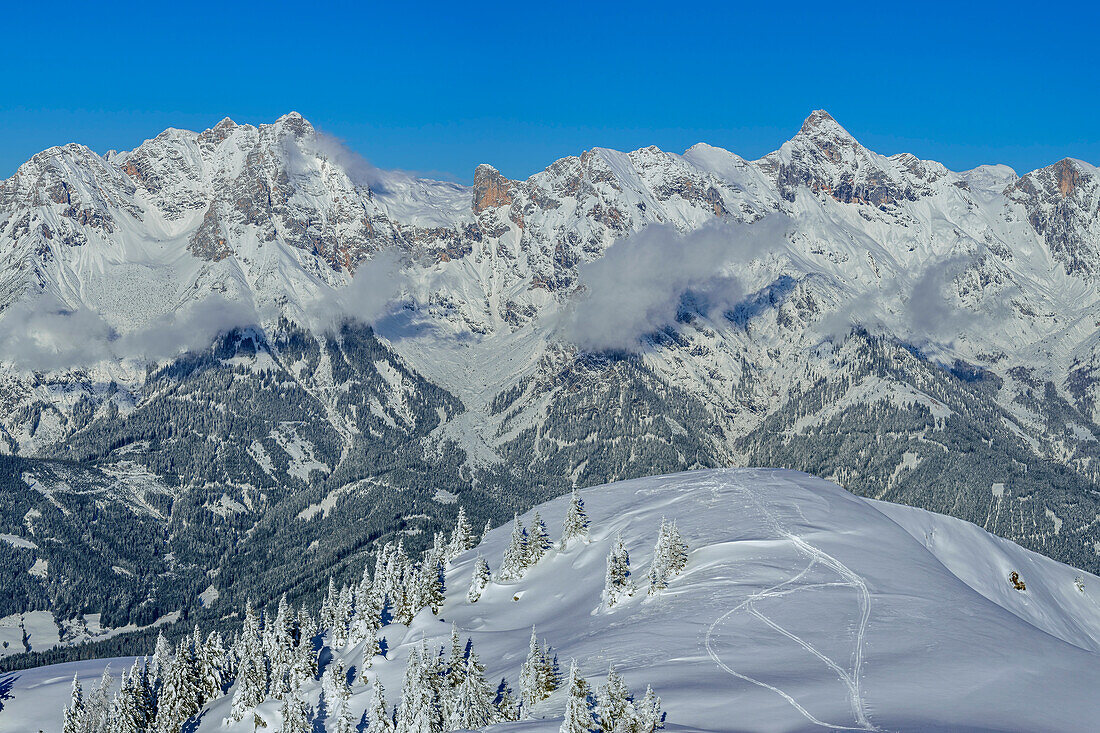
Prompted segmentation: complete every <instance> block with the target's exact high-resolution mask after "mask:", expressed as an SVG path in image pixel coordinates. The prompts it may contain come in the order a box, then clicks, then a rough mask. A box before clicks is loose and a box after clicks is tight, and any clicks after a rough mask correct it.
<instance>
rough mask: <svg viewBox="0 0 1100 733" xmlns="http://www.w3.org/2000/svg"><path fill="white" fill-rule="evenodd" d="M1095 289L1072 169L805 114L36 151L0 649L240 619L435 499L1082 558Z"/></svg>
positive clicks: (1098, 501)
mask: <svg viewBox="0 0 1100 733" xmlns="http://www.w3.org/2000/svg"><path fill="white" fill-rule="evenodd" d="M1098 282H1100V172H1098V170H1097V169H1096V168H1095V167H1093V166H1091V165H1089V164H1088V163H1085V162H1083V161H1077V160H1071V159H1067V160H1063V161H1060V162H1058V163H1055V164H1053V165H1051V166H1048V167H1046V168H1042V169H1040V170H1036V171H1033V172H1030V173H1027V174H1026V175H1024V176H1022V177H1020V176H1017V175H1016V174H1015V173H1014V172H1013V171H1011V170H1010V169H1008V168H1006V167H1005V166H982V167H980V168H977V169H974V170H971V171H965V172H953V171H950V170H947V169H946V168H945V167H944V166H942V165H940V164H938V163H936V162H933V161H923V160H919V159H917V158H915V157H914V156H912V155H907V154H900V155H893V156H889V157H886V156H882V155H878V154H876V153H874V152H872V151H869V150H867V149H866V148H864V147H863V146H862V145H860V144H859V143H858V141H856V140H855V139H854V138H853V137H852V136H851V135H850V134H848V133H847V131H845V130H844V129H843V128H842V127H841V126H840V125H839V124H838V123H837V122H836V121H835V120H833V118H832V117H830V116H829V115H828V114H827V113H825V112H822V111H818V112H814V113H813V114H812V115H811V116H810V117H809V118H808V119H807V120H806V121H805V123H804V124H803V125H802V127H801V129H800V130H799V131H798V132H797V134H796V135H795V136H794V137H793V138H792V139H791V140H790V141H788V142H787V143H785V144H784V145H783V146H782V147H781V148H780V149H779V150H777V151H776V152H774V153H771V154H769V155H767V156H765V157H763V158H761V159H760V160H755V161H750V160H745V159H743V158H741V157H739V156H737V155H736V154H734V153H731V152H729V151H726V150H722V149H720V148H714V147H711V146H708V145H705V144H699V145H696V146H693V147H692V148H690V149H689V150H687V151H685V152H684V153H683V154H674V153H667V152H663V151H661V150H658V149H656V148H652V147H651V148H644V149H641V150H637V151H633V152H630V153H622V152H618V151H612V150H606V149H593V150H590V151H587V152H585V153H583V154H582V155H580V156H576V157H569V158H564V159H562V160H559V161H556V162H554V163H553V164H552V165H550V166H549V167H548V168H547V169H546V170H544V171H542V172H540V173H537V174H535V175H533V176H531V177H530V178H528V179H527V180H523V181H515V180H509V179H507V178H505V177H504V176H502V175H501V174H500V173H499V172H497V171H496V170H495V169H493V168H492V167H490V166H480V167H478V169H477V170H476V172H475V175H474V182H473V185H472V186H463V185H459V184H454V183H444V182H438V181H430V180H425V179H420V178H416V177H413V176H409V175H405V174H402V173H399V172H389V171H380V170H377V169H375V168H373V167H372V166H370V165H369V164H368V163H366V162H365V161H363V160H361V159H359V158H357V157H356V156H355V155H354V154H352V153H350V152H349V151H347V150H346V149H345V148H344V147H343V146H341V145H340V144H339V143H338V141H334V140H333V139H331V138H329V137H327V136H325V135H322V134H319V133H318V132H317V131H316V130H315V129H314V128H313V127H312V126H311V125H310V124H309V123H308V122H307V121H306V120H304V119H303V118H302V117H301V116H299V115H297V114H293V113H292V114H289V115H286V116H284V117H282V118H280V119H279V120H278V121H276V122H275V123H274V124H270V125H260V126H258V127H257V126H252V125H237V124H235V123H233V122H232V121H230V120H223V121H222V122H221V123H219V124H218V125H216V126H215V127H213V128H212V129H210V130H206V131H203V132H201V133H194V132H188V131H182V130H167V131H165V132H164V133H162V134H161V135H159V136H158V137H157V138H155V139H153V140H149V141H146V142H145V143H143V144H142V145H141V146H139V147H138V148H136V149H135V150H133V151H129V152H121V153H119V152H113V151H112V152H109V153H107V154H105V155H99V154H97V153H95V152H93V151H91V150H89V149H87V148H86V147H83V146H80V145H76V144H70V145H66V146H63V147H59V148H52V149H50V150H47V151H44V152H42V153H40V154H38V155H36V156H35V157H34V158H32V159H31V160H30V161H28V162H27V163H26V164H24V165H23V166H21V167H20V168H19V170H18V172H17V173H16V175H15V176H13V177H12V178H10V179H8V180H6V181H3V182H0V336H2V337H3V338H2V339H0V362H2V363H3V364H4V368H3V371H2V373H0V406H2V409H0V448H2V450H3V451H4V453H6V454H7V457H5V458H4V461H5V462H4V463H3V465H2V466H0V469H3V470H2V471H0V473H3V476H4V480H5V481H6V482H7V484H6V485H8V486H10V487H11V488H10V490H9V491H8V492H7V494H8V496H10V497H12V498H11V499H10V500H9V505H10V506H6V507H5V508H4V510H3V514H0V523H2V524H0V532H3V533H4V534H5V535H10V536H12V537H13V538H16V539H18V540H21V541H22V542H23V544H19V543H14V542H0V552H3V553H4V554H5V555H4V556H5V558H8V559H9V561H10V562H11V563H13V565H14V566H16V567H22V566H23V565H25V566H26V569H27V570H28V571H29V570H30V569H32V568H35V567H37V568H38V571H37V572H36V574H31V573H30V572H27V573H22V574H16V580H14V581H12V583H11V591H12V592H11V593H10V594H9V595H10V597H11V599H12V600H10V601H9V602H8V603H7V605H5V606H3V607H0V617H3V621H0V623H3V622H6V623H7V625H9V626H11V628H13V629H17V628H22V625H23V624H24V617H23V614H24V612H26V611H29V610H35V609H42V610H50V611H52V612H53V613H55V614H56V615H57V616H58V618H59V619H69V618H72V617H80V616H81V615H86V614H91V613H100V614H101V618H100V620H101V621H102V622H103V624H104V625H105V626H107V627H120V626H124V625H125V624H127V623H133V624H136V625H138V626H145V625H147V624H151V623H153V622H154V621H156V620H157V619H160V618H163V617H164V616H165V615H167V614H170V613H173V612H177V611H181V610H183V609H186V608H188V607H194V608H199V607H200V606H203V607H208V606H210V604H209V603H207V602H206V601H202V600H200V596H201V595H202V594H204V593H205V594H206V595H205V596H203V597H204V598H217V597H218V596H219V595H221V596H222V597H223V598H227V597H228V598H238V599H239V598H242V597H244V595H247V594H249V593H254V592H255V589H256V588H257V587H259V586H261V585H262V587H264V588H269V587H270V593H271V594H272V595H271V597H272V598H274V597H275V596H274V594H275V593H276V592H277V591H278V589H288V588H294V587H297V586H300V585H303V584H309V583H310V582H313V581H311V580H308V579H307V578H313V577H315V576H316V573H313V574H311V573H305V572H302V571H301V568H298V567H297V565H298V563H299V561H300V558H299V557H297V555H296V550H295V551H292V550H291V548H299V547H300V546H303V545H305V546H308V545H310V543H314V542H316V543H318V545H317V546H318V547H319V550H318V555H317V557H316V558H313V559H311V562H315V563H316V566H317V567H323V568H329V567H336V568H341V567H344V566H346V565H349V564H353V563H354V558H355V557H357V553H362V552H366V551H368V550H369V548H370V546H371V543H373V542H374V541H375V540H377V539H378V538H379V537H382V536H386V535H388V534H389V533H392V532H395V531H405V532H414V531H417V530H424V529H430V527H431V526H434V525H433V523H434V522H436V521H437V519H439V518H449V516H450V513H451V512H453V504H452V503H450V502H451V501H453V498H454V496H455V495H456V494H457V495H460V496H461V497H462V500H463V502H464V503H466V504H467V506H468V507H470V508H471V511H472V512H474V513H475V515H477V514H479V513H480V516H479V518H480V519H481V520H482V521H484V519H486V518H490V517H491V518H493V519H494V520H495V521H503V520H504V519H506V518H507V517H510V515H511V511H512V510H513V509H525V508H527V507H529V506H530V505H531V504H532V503H534V502H536V501H539V500H542V499H545V498H548V497H550V496H552V495H555V494H558V493H561V492H562V491H565V490H566V489H568V488H569V487H570V486H573V485H577V486H588V485H594V484H598V483H602V482H605V481H611V480H617V479H622V478H630V477H635V476H641V475H649V474H653V473H656V472H662V471H674V470H680V469H686V468H693V467H700V466H720V465H776V466H784V467H791V468H798V469H802V470H806V471H809V472H811V473H815V474H819V475H822V476H825V477H829V478H832V479H834V480H836V481H838V482H839V483H841V484H842V485H843V486H845V487H846V488H848V489H849V490H851V491H853V492H856V493H859V494H862V495H866V496H873V497H877V498H884V499H888V500H891V501H897V502H902V503H908V504H912V505H915V506H920V507H924V508H928V509H933V510H937V511H941V512H944V513H947V514H951V515H954V516H957V517H961V518H964V519H968V520H971V521H974V522H976V523H978V524H980V525H981V526H983V527H985V528H987V529H989V530H990V531H993V532H996V533H998V534H1000V535H1002V536H1005V537H1009V538H1011V539H1013V540H1015V541H1017V542H1020V543H1021V544H1023V545H1025V546H1026V547H1029V548H1031V549H1034V550H1037V551H1040V552H1044V553H1046V554H1049V555H1051V556H1053V557H1055V558H1058V559H1061V560H1064V561H1066V562H1070V563H1073V564H1075V565H1077V566H1078V567H1082V568H1085V569H1089V570H1097V569H1100V554H1098V553H1100V550H1098V549H1097V548H1100V528H1098V526H1097V518H1098V517H1100V486H1098V485H1097V482H1098V479H1100V464H1098V463H1097V458H1098V456H1100V442H1098V440H1097V438H1098V436H1100V426H1098V421H1100V402H1098V398H1100V316H1098V315H1097V314H1098V313H1100V307H1098V302H1100V289H1098V287H1097V283H1098ZM348 319H350V321H349V320H348ZM365 323H371V324H373V327H371V328H367V327H366V326H365V325H363V324H365ZM212 344H213V345H212ZM93 516H94V517H97V518H98V519H97V520H96V521H99V522H100V523H101V527H102V534H103V536H104V537H105V538H109V539H101V538H99V537H90V536H89V535H88V533H87V532H86V531H85V529H86V526H87V522H88V521H91V520H90V517H93ZM211 525H213V526H215V527H217V528H218V530H217V531H207V530H206V529H202V528H205V527H209V526H211ZM337 529H338V530H339V531H336V530H337ZM135 532H137V533H139V534H141V535H143V536H147V537H150V538H152V539H150V541H149V542H148V543H145V544H140V546H134V545H132V544H130V543H127V542H122V541H119V540H118V538H120V537H126V536H130V535H131V534H133V533H135ZM333 534H337V535H339V536H340V537H341V542H340V543H337V546H333V547H328V546H326V545H325V544H324V543H322V539H323V538H326V537H331V536H333ZM427 534H430V532H428V533H427ZM51 538H52V539H53V540H58V541H57V542H51V541H48V540H50V539H51ZM26 542H31V543H32V544H33V545H34V549H31V548H28V547H26V545H25V543H26ZM9 556H10V558H9ZM40 561H41V562H43V563H45V569H43V567H44V566H43V565H42V564H41V563H40ZM74 576H79V577H81V578H84V579H85V580H83V581H80V582H77V581H73V582H64V579H65V578H67V577H69V578H71V577H74ZM169 577H171V578H172V579H173V582H171V583H166V582H164V581H165V579H166V578H169ZM261 578H262V583H261V580H260V579H261ZM105 589H109V591H108V590H105ZM214 605H215V606H216V602H215V603H214ZM85 626H86V625H85ZM82 628H83V627H82ZM63 632H64V630H63V629H61V630H59V633H60V634H61V636H62V637H63V636H64V633H63ZM13 633H14V632H13ZM81 633H83V632H81Z"/></svg>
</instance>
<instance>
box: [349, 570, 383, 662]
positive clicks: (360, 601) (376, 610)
mask: <svg viewBox="0 0 1100 733" xmlns="http://www.w3.org/2000/svg"><path fill="white" fill-rule="evenodd" d="M381 627H382V607H381V603H380V598H379V596H378V595H377V594H376V593H375V591H374V584H373V582H371V577H370V572H369V571H368V570H367V568H363V577H362V578H361V579H360V580H359V586H358V587H357V588H356V589H355V615H354V616H353V618H352V621H351V631H350V632H349V634H348V644H349V645H355V644H359V643H361V642H363V641H365V640H366V639H368V638H373V639H374V640H375V643H377V641H378V633H377V632H378V629H380V628H381ZM375 654H377V652H375ZM372 656H373V654H372Z"/></svg>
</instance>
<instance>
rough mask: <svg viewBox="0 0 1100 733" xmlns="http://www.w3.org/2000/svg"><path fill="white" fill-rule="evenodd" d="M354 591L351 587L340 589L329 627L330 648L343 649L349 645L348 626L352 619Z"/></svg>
mask: <svg viewBox="0 0 1100 733" xmlns="http://www.w3.org/2000/svg"><path fill="white" fill-rule="evenodd" d="M352 612H353V610H352V590H351V587H350V586H347V585H344V586H341V587H340V593H339V595H338V596H337V597H336V605H335V606H334V607H333V610H332V626H330V627H329V646H331V647H332V648H333V649H343V648H344V647H345V646H347V644H348V626H349V625H350V623H351V618H352Z"/></svg>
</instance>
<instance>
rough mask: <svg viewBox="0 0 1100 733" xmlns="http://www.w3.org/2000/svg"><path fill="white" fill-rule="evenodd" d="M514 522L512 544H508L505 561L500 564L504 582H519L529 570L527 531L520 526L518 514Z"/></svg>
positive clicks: (501, 576) (501, 577)
mask: <svg viewBox="0 0 1100 733" xmlns="http://www.w3.org/2000/svg"><path fill="white" fill-rule="evenodd" d="M514 522H515V524H514V526H513V527H512V539H511V542H509V543H508V548H507V549H506V550H505V551H504V559H503V560H501V563H500V579H501V580H502V581H510V580H519V579H520V578H522V577H523V573H524V571H525V570H526V569H527V530H526V529H524V527H523V525H522V524H520V521H519V515H518V514H517V515H515V520H514Z"/></svg>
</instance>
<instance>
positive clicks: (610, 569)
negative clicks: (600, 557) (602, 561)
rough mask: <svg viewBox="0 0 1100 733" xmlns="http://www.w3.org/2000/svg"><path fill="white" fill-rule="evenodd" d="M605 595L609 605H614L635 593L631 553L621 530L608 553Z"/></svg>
mask: <svg viewBox="0 0 1100 733" xmlns="http://www.w3.org/2000/svg"><path fill="white" fill-rule="evenodd" d="M603 586H604V587H603V596H604V601H605V602H606V603H607V605H608V606H609V607H610V606H614V605H615V604H616V603H619V602H620V601H622V600H623V599H624V598H626V597H628V596H630V595H633V593H634V580H633V578H631V575H630V555H629V554H628V553H627V551H626V545H624V544H623V536H622V533H621V532H620V533H619V534H617V535H616V536H615V542H614V544H613V545H612V546H611V551H610V552H609V553H608V554H607V574H606V575H605V576H604V584H603Z"/></svg>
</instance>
